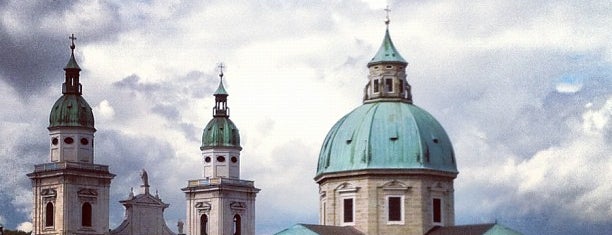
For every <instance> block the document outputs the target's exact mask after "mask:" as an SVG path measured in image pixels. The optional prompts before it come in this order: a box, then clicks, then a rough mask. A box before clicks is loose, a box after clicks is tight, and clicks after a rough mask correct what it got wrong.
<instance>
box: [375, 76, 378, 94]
mask: <svg viewBox="0 0 612 235" xmlns="http://www.w3.org/2000/svg"><path fill="white" fill-rule="evenodd" d="M374 92H378V79H376V80H374Z"/></svg>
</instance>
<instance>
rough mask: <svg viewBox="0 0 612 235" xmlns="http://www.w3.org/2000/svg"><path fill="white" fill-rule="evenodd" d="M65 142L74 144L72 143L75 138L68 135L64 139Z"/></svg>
mask: <svg viewBox="0 0 612 235" xmlns="http://www.w3.org/2000/svg"><path fill="white" fill-rule="evenodd" d="M64 143H66V144H72V143H74V139H73V138H72V137H67V138H65V139H64Z"/></svg>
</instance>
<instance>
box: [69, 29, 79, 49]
mask: <svg viewBox="0 0 612 235" xmlns="http://www.w3.org/2000/svg"><path fill="white" fill-rule="evenodd" d="M68 39H70V40H71V41H72V44H71V45H70V49H72V50H73V51H74V48H75V46H74V40H76V39H77V38H76V37H75V36H74V33H73V34H72V36H70V37H68Z"/></svg>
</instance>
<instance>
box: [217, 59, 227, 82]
mask: <svg viewBox="0 0 612 235" xmlns="http://www.w3.org/2000/svg"><path fill="white" fill-rule="evenodd" d="M217 67H218V68H219V77H221V79H223V69H224V68H225V64H223V62H220V63H219V65H217Z"/></svg>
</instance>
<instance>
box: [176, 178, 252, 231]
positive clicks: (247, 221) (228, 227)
mask: <svg viewBox="0 0 612 235" xmlns="http://www.w3.org/2000/svg"><path fill="white" fill-rule="evenodd" d="M182 190H183V192H185V199H186V200H187V205H186V213H187V220H186V225H187V229H188V230H187V234H189V235H204V234H206V235H224V234H255V197H256V195H257V192H259V189H257V188H255V187H254V185H253V181H246V180H235V179H228V178H212V179H202V180H191V181H189V184H188V187H186V188H183V189H182ZM236 218H238V221H235V219H236ZM236 226H238V227H236Z"/></svg>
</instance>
